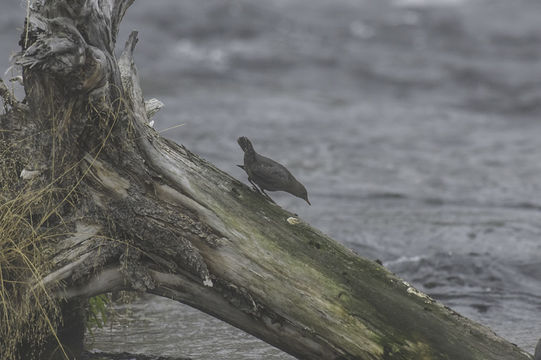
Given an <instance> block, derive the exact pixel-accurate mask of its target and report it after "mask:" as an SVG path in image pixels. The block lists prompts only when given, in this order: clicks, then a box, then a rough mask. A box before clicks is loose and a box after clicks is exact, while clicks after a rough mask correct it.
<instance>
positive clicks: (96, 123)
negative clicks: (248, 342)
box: [0, 0, 531, 360]
mask: <svg viewBox="0 0 541 360" xmlns="http://www.w3.org/2000/svg"><path fill="white" fill-rule="evenodd" d="M132 2H133V0H85V1H83V0H45V1H43V3H41V2H36V3H35V4H33V5H32V6H31V7H30V9H29V14H28V16H27V19H26V25H25V28H24V31H23V34H22V37H21V42H20V45H21V47H22V51H21V53H20V55H19V56H18V57H17V59H16V63H17V64H18V65H20V66H21V67H22V71H23V81H24V89H25V92H26V98H25V100H24V102H17V101H16V100H15V99H13V98H12V97H10V96H9V92H6V91H5V90H6V89H5V86H3V84H2V87H1V88H0V91H2V94H3V97H4V99H5V100H4V103H5V104H6V107H7V108H8V109H9V111H8V114H7V115H6V116H3V117H2V120H1V124H0V125H1V126H2V129H4V130H6V132H5V133H3V138H2V141H4V142H8V143H10V146H13V147H15V148H18V149H19V150H21V149H22V150H24V154H25V156H24V157H22V158H21V160H20V164H19V166H20V168H22V171H21V177H19V178H18V179H17V180H16V183H14V184H8V185H9V186H10V188H21V187H22V186H28V184H30V185H31V187H32V188H34V189H40V188H46V187H54V188H55V189H57V192H56V193H55V197H53V198H54V199H55V200H56V202H55V203H54V205H53V209H52V210H51V207H50V206H49V207H47V206H45V205H44V204H43V203H37V204H35V208H34V209H33V214H34V216H38V217H39V215H42V216H41V219H43V220H42V221H41V223H40V224H39V225H40V226H39V227H37V229H38V230H37V231H43V232H47V231H48V232H50V231H51V229H52V228H56V229H62V231H58V232H57V235H56V236H50V237H49V241H47V242H46V243H44V244H43V247H44V249H46V250H47V251H45V250H44V253H46V254H48V255H47V256H48V259H49V260H50V262H51V263H52V264H53V265H52V267H51V269H50V271H49V272H48V274H46V275H45V276H43V278H42V279H41V281H40V283H39V284H35V285H34V286H38V285H39V286H46V287H47V288H49V289H51V291H52V292H53V293H54V294H55V295H56V297H58V298H61V299H63V300H64V301H66V304H73V302H74V301H75V302H76V301H80V300H81V299H82V300H84V299H87V298H89V297H91V296H94V295H96V294H101V293H104V292H110V291H115V290H136V291H142V292H149V293H153V294H157V295H160V296H165V297H168V298H171V299H174V300H177V301H179V302H182V303H185V304H188V305H190V306H193V307H195V308H197V309H200V310H201V311H204V312H206V313H208V314H210V315H212V316H215V317H217V318H219V319H222V320H223V321H226V322H228V323H230V324H232V325H234V326H236V327H238V328H240V329H242V330H244V331H246V332H248V333H250V334H253V335H255V336H256V337H258V338H260V339H262V340H264V341H266V342H268V343H269V344H272V345H274V346H276V347H278V348H280V349H282V350H284V351H285V352H287V353H290V354H292V355H294V356H296V357H297V358H299V359H460V360H468V359H501V360H504V359H505V360H510V359H531V356H530V355H528V354H527V353H525V352H524V351H522V350H521V349H519V348H518V347H516V346H515V345H513V344H511V343H509V342H507V341H505V340H504V339H502V338H500V337H498V336H497V335H495V334H494V333H493V332H492V331H491V330H490V329H488V328H486V327H483V326H481V325H479V324H476V323H474V322H472V321H470V320H468V319H466V318H464V317H462V316H460V315H459V314H457V313H456V312H454V311H452V310H451V309H449V308H446V307H445V306H443V305H442V304H440V303H438V302H437V301H434V300H433V299H431V298H430V297H428V296H426V295H425V294H423V293H421V292H419V291H417V290H416V289H415V288H413V287H412V286H410V285H409V284H408V283H406V282H404V281H403V280H401V279H400V278H398V277H397V276H395V275H394V274H392V273H390V272H389V271H388V270H386V269H385V268H384V267H383V266H381V265H380V264H378V263H376V262H373V261H369V260H366V259H363V258H362V257H359V256H357V255H356V254H354V253H353V252H352V251H350V250H348V249H347V248H345V247H344V246H342V245H340V244H338V243H337V242H336V241H334V240H332V239H330V238H329V237H327V236H325V235H324V234H322V233H320V232H319V231H317V230H316V229H314V228H312V227H310V226H309V225H308V224H306V223H304V222H303V221H302V220H299V219H297V218H296V217H295V216H294V215H293V214H291V213H289V212H287V211H285V210H283V209H281V208H280V207H279V206H276V205H274V204H271V203H269V202H267V201H266V200H265V199H264V198H263V197H262V196H260V195H258V194H257V193H255V192H253V191H251V190H250V189H249V188H248V187H247V186H246V185H244V184H243V183H241V182H239V181H237V180H236V179H233V178H232V177H231V176H229V175H228V174H226V173H224V172H222V171H220V170H218V169H217V168H216V167H214V166H213V165H212V164H210V163H208V162H207V161H205V160H204V159H201V158H200V157H198V156H197V155H195V154H193V153H191V152H190V151H189V150H188V149H186V148H185V147H183V146H181V145H177V144H175V143H172V142H171V141H168V140H166V139H164V138H161V137H160V136H159V135H158V134H157V133H156V131H155V130H154V129H153V128H152V127H151V126H149V115H151V114H153V113H154V112H155V111H156V109H157V108H156V106H153V104H159V103H158V102H147V103H145V101H144V99H143V95H142V91H141V88H140V86H139V84H138V76H137V71H136V67H135V65H134V62H133V51H134V48H135V45H136V42H137V34H136V33H135V32H134V33H132V34H131V36H130V37H129V39H128V41H127V43H126V46H125V49H124V51H123V53H122V55H121V56H120V58H119V59H117V58H116V56H115V53H114V48H115V43H116V36H117V33H118V26H119V23H120V21H121V19H122V17H123V15H124V13H125V11H126V10H127V8H128V7H129V6H130V5H131V3H132ZM2 89H3V90H2ZM158 107H159V106H158ZM6 134H7V135H6ZM2 185H6V184H2ZM2 188H4V189H5V188H7V187H6V186H4V187H2ZM3 197H4V198H8V197H9V194H4V195H3ZM44 209H47V210H44ZM45 211H47V214H44V212H45ZM45 215H47V216H45ZM51 239H52V240H51ZM66 306H67V305H66ZM171 321H174V319H171ZM64 326H67V325H66V321H64ZM74 356H76V354H75V355H74Z"/></svg>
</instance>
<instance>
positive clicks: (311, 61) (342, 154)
mask: <svg viewBox="0 0 541 360" xmlns="http://www.w3.org/2000/svg"><path fill="white" fill-rule="evenodd" d="M0 10H1V11H0V30H1V31H0V55H1V56H0V68H1V69H3V70H5V69H7V67H8V66H9V55H10V53H11V52H12V51H14V50H16V49H17V41H18V34H19V33H20V28H21V27H22V24H23V18H24V13H25V2H23V1H21V0H4V1H2V4H1V5H0ZM132 29H136V30H138V31H139V34H140V35H139V36H140V41H139V44H138V47H137V50H136V62H137V65H138V67H139V73H140V75H141V77H142V86H143V90H144V94H145V96H146V98H151V97H157V98H159V99H160V100H161V101H163V102H164V103H165V108H164V109H163V110H162V111H161V112H160V113H158V115H157V116H156V118H155V121H156V128H157V129H158V130H163V129H166V128H169V127H172V126H175V125H178V124H184V125H183V126H181V127H178V128H175V129H173V130H169V131H166V132H164V133H163V135H164V136H166V137H169V138H171V139H173V140H175V141H177V142H179V143H182V144H184V145H186V146H187V147H188V148H189V149H191V150H192V151H194V152H196V153H198V154H200V155H201V156H203V157H205V158H206V159H208V160H210V161H211V162H213V163H214V164H216V165H217V166H218V167H219V168H221V169H222V170H224V171H226V172H228V173H230V174H232V175H233V176H235V177H237V178H239V179H242V180H244V181H245V180H246V176H245V174H244V173H243V172H242V170H240V169H239V168H237V167H236V166H235V164H238V163H241V161H242V152H241V150H240V148H239V147H238V145H237V144H236V139H237V137H238V136H240V135H246V136H248V137H249V138H250V139H252V141H253V143H254V145H255V147H256V150H257V151H258V152H260V153H262V154H264V155H267V156H269V157H272V158H274V159H276V160H278V161H280V162H281V163H283V164H284V165H286V166H287V167H288V168H289V169H291V170H292V172H293V173H294V174H295V175H296V176H297V178H298V179H300V180H301V181H302V182H303V183H304V184H305V185H306V187H307V188H308V191H309V195H310V199H311V201H312V204H313V206H311V207H309V206H307V205H306V203H304V202H303V201H302V200H300V199H297V198H293V197H291V196H288V195H282V194H280V193H276V194H273V198H275V200H276V201H277V202H278V203H279V204H280V205H281V206H283V207H285V208H287V209H289V210H291V211H293V212H296V213H298V214H299V215H300V216H301V217H302V218H303V219H305V220H306V221H308V222H309V223H311V224H312V225H314V226H315V227H317V228H319V229H321V230H323V231H324V232H325V233H327V234H329V235H330V236H331V237H333V238H335V239H336V240H338V241H340V242H342V243H344V244H345V245H347V246H348V247H350V248H352V249H354V250H356V251H357V252H358V253H359V254H360V255H362V256H364V257H367V258H371V259H380V260H382V261H383V263H384V264H385V266H387V267H388V268H390V269H391V270H392V271H393V272H396V273H397V274H399V275H400V276H401V277H402V278H404V279H405V280H407V281H409V282H411V283H412V284H414V285H415V286H416V287H418V288H419V289H420V290H422V291H425V292H427V293H428V294H430V295H431V296H433V297H435V298H436V299H438V300H440V301H441V302H443V303H444V304H446V305H448V306H450V307H452V308H453V309H454V310H456V311H458V312H460V313H461V314H463V315H465V316H467V317H469V318H472V319H474V320H475V321H478V322H480V323H482V324H484V325H487V326H489V327H491V328H492V329H493V330H494V331H495V332H497V333H498V334H499V335H501V336H503V337H504V338H506V339H508V340H510V341H512V342H514V343H516V344H518V345H519V346H521V347H522V348H523V349H524V350H526V351H529V352H533V348H534V346H535V343H536V342H537V339H538V338H540V337H541V317H540V313H541V118H540V111H541V1H538V0H513V1H508V0H468V1H466V0H463V1H460V0H395V1H390V0H332V1H331V0H325V1H324V0H266V1H253V0H205V1H197V0H190V1H188V0H182V1H179V0H155V1H138V2H136V3H135V4H134V5H133V6H132V8H131V9H130V10H128V13H127V15H126V17H125V20H124V23H123V25H122V30H121V34H120V36H119V48H121V47H122V46H123V43H124V41H125V39H126V38H127V35H128V33H129V31H131V30H132ZM2 72H3V71H2ZM10 75H11V74H6V77H9V76H10ZM116 309H117V313H118V314H119V315H118V316H116V317H115V318H114V320H113V321H112V323H111V324H109V325H108V326H107V328H106V329H101V330H100V329H96V330H95V331H94V334H93V335H92V336H89V339H88V344H87V346H88V347H89V348H90V349H95V350H103V351H130V352H142V353H150V354H156V355H184V356H190V357H192V358H194V359H291V357H290V356H289V355H287V354H284V353H282V352H281V351H279V350H277V349H275V348H272V347H270V346H269V345H267V344H265V343H263V342H261V341H259V340H257V339H255V338H253V337H251V336H249V335H247V334H245V333H243V332H241V331H239V330H237V329H235V328H232V327H230V326H228V325H226V324H223V323H221V322H219V321H217V320H215V319H213V318H211V317H208V316H206V315H204V314H201V313H199V312H197V311H195V310H192V309H190V308H188V307H186V306H183V305H179V304H178V303H176V302H173V301H169V300H167V299H160V298H156V297H151V296H143V297H141V298H139V299H138V300H136V301H134V302H133V303H131V304H129V305H117V306H116Z"/></svg>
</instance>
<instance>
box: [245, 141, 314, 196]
mask: <svg viewBox="0 0 541 360" xmlns="http://www.w3.org/2000/svg"><path fill="white" fill-rule="evenodd" d="M237 142H238V143H239V145H240V147H241V149H242V151H244V165H238V166H239V167H240V168H242V169H243V170H244V171H246V173H247V174H248V181H250V183H251V184H252V185H254V188H255V189H256V190H258V188H259V189H260V190H261V193H263V195H265V196H266V197H267V198H268V199H270V200H271V201H272V199H271V198H270V196H269V195H267V194H266V193H265V190H268V191H285V192H288V193H290V194H292V195H295V196H296V197H299V198H301V199H304V200H306V202H307V203H308V205H312V204H310V201H309V200H308V193H307V192H306V188H305V187H304V185H303V184H301V183H300V182H299V181H298V180H297V179H295V177H294V176H293V175H292V174H291V173H290V172H289V170H287V169H286V168H285V166H283V165H281V164H279V163H277V162H276V161H274V160H272V159H269V158H268V157H265V156H263V155H259V154H258V153H256V152H255V150H254V147H253V146H252V143H251V142H250V140H248V138H247V137H245V136H241V137H240V138H238V140H237ZM273 202H274V201H273Z"/></svg>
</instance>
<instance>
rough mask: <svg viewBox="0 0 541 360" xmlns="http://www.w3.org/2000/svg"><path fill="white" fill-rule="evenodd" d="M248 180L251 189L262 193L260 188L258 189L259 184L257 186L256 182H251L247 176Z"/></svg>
mask: <svg viewBox="0 0 541 360" xmlns="http://www.w3.org/2000/svg"><path fill="white" fill-rule="evenodd" d="M248 181H249V182H250V184H252V189H254V190H255V192H257V193H259V194H261V195H263V194H262V193H261V190H259V186H257V185H256V183H255V182H253V181H252V179H251V178H248Z"/></svg>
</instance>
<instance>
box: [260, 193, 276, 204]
mask: <svg viewBox="0 0 541 360" xmlns="http://www.w3.org/2000/svg"><path fill="white" fill-rule="evenodd" d="M261 192H262V193H263V195H264V196H265V197H266V198H267V199H268V200H269V201H270V202H271V203H273V204H276V203H275V202H274V200H272V198H271V197H270V196H269V195H268V194H267V193H266V192H265V190H263V189H261Z"/></svg>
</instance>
